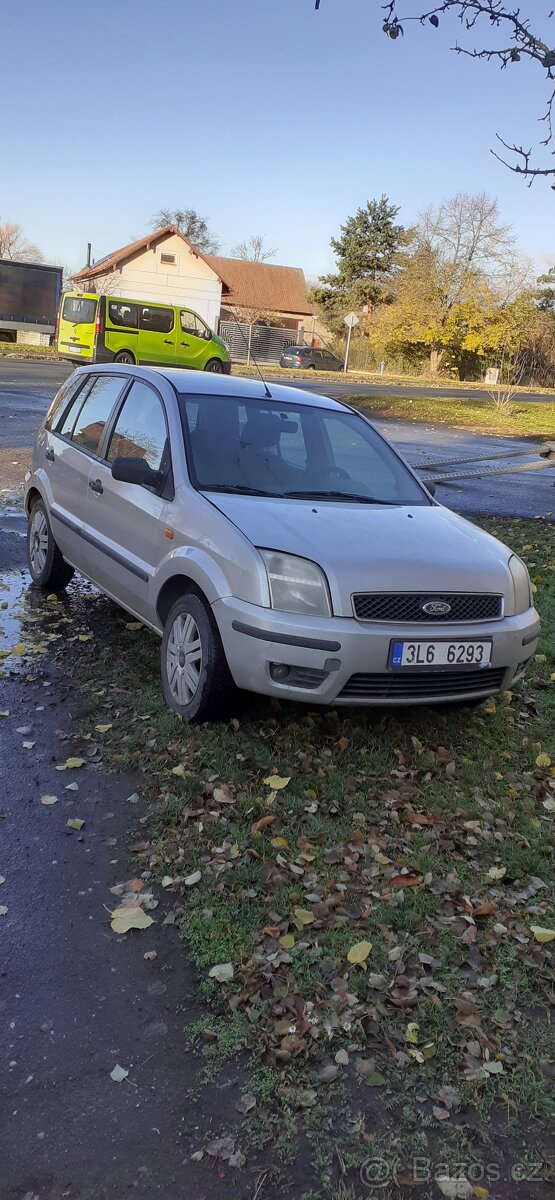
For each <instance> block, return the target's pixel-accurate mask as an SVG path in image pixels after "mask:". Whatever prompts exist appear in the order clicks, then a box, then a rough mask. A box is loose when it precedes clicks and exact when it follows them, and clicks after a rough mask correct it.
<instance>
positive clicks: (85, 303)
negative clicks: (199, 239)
mask: <svg viewBox="0 0 555 1200" xmlns="http://www.w3.org/2000/svg"><path fill="white" fill-rule="evenodd" d="M56 346H57V349H58V353H59V354H60V355H61V356H62V358H68V359H69V360H70V362H73V363H76V364H77V363H93V362H97V363H107V362H122V363H144V364H147V363H148V364H150V365H153V364H154V365H157V364H162V363H163V364H164V365H165V366H174V367H192V368H193V369H196V370H198V371H216V372H217V373H218V374H222V373H223V374H225V375H229V372H230V371H231V357H230V354H229V350H228V348H227V346H226V344H225V342H223V341H222V339H221V338H219V337H217V336H216V334H214V333H212V330H211V329H209V328H208V325H206V324H205V322H204V321H203V319H202V317H199V315H198V313H196V312H193V311H192V310H191V309H190V308H182V307H181V305H173V304H172V305H170V304H156V303H154V302H152V303H151V302H150V301H148V302H147V301H144V300H124V299H123V298H122V297H121V296H96V295H94V294H92V293H87V292H65V293H64V295H63V296H62V300H61V304H60V312H59V316H58V328H57V336H56Z"/></svg>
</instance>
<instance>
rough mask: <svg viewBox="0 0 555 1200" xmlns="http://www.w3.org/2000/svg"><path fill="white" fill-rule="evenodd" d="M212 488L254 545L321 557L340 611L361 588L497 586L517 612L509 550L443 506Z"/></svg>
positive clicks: (223, 509) (217, 503) (467, 589)
mask: <svg viewBox="0 0 555 1200" xmlns="http://www.w3.org/2000/svg"><path fill="white" fill-rule="evenodd" d="M207 495H208V496H209V498H210V501H211V502H212V503H213V504H214V505H215V506H216V507H217V508H219V509H220V511H221V512H222V513H224V514H225V516H226V517H228V518H229V520H230V521H232V522H233V523H234V525H236V526H237V527H238V529H240V530H241V532H242V533H244V534H245V535H246V537H248V538H249V540H250V541H251V542H252V543H253V545H255V546H258V547H261V548H263V549H269V550H283V551H285V552H286V553H288V554H298V555H300V556H301V557H303V558H309V559H311V560H313V561H314V562H317V563H319V565H320V566H321V567H322V568H323V569H324V571H325V572H326V575H327V577H328V581H329V584H330V589H331V592H332V599H333V608H334V612H335V613H336V614H338V615H339V614H344V615H352V601H351V596H352V593H353V592H357V591H370V592H375V591H384V592H405V591H406V592H415V591H418V592H431V593H432V592H447V591H452V592H456V591H461V592H477V593H482V592H484V593H485V592H495V593H497V594H502V595H504V596H505V600H506V611H507V612H510V611H512V607H513V599H514V590H513V582H512V576H511V573H510V571H509V568H508V561H509V558H510V554H511V552H510V551H509V550H508V549H507V547H506V546H504V545H503V544H502V543H501V542H498V541H497V540H496V539H495V538H493V537H490V535H489V534H487V533H484V532H483V531H482V530H481V529H478V528H477V526H475V525H472V524H471V523H470V522H469V521H465V520H464V518H462V517H458V516H457V515H456V514H455V513H453V512H451V511H450V510H449V509H447V508H443V507H442V506H440V505H430V506H428V505H423V506H420V505H416V506H414V507H412V506H405V505H403V506H395V507H393V506H392V507H385V506H384V507H382V506H381V505H366V504H350V503H349V502H343V501H340V502H338V503H333V502H325V503H320V502H318V501H307V500H280V499H273V498H272V499H271V500H266V499H265V498H264V497H258V496H237V495H227V494H224V493H221V494H217V495H216V494H214V493H212V494H210V493H207Z"/></svg>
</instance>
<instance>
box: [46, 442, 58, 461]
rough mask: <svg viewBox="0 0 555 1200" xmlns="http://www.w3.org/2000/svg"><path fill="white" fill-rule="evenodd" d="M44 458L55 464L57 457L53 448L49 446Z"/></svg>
mask: <svg viewBox="0 0 555 1200" xmlns="http://www.w3.org/2000/svg"><path fill="white" fill-rule="evenodd" d="M44 457H45V458H47V459H48V461H49V462H54V459H55V457H56V455H55V454H54V451H53V449H52V447H51V446H48V447H47V449H46V450H45V451H44Z"/></svg>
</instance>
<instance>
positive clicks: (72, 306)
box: [62, 296, 98, 325]
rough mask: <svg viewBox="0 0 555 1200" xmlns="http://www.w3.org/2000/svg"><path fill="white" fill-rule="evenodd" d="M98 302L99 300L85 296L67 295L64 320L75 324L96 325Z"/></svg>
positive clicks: (63, 313)
mask: <svg viewBox="0 0 555 1200" xmlns="http://www.w3.org/2000/svg"><path fill="white" fill-rule="evenodd" d="M97 303H98V301H97V300H90V299H88V300H87V299H85V298H84V297H83V296H66V298H65V300H64V304H63V308H62V320H63V321H71V322H72V323H73V324H74V325H94V322H95V321H96V306H97Z"/></svg>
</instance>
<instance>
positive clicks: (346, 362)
mask: <svg viewBox="0 0 555 1200" xmlns="http://www.w3.org/2000/svg"><path fill="white" fill-rule="evenodd" d="M352 331H353V329H352V325H349V332H348V334H347V349H346V351H345V362H344V363H343V372H344V374H345V375H346V374H347V370H348V367H349V350H350V348H351V333H352Z"/></svg>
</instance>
